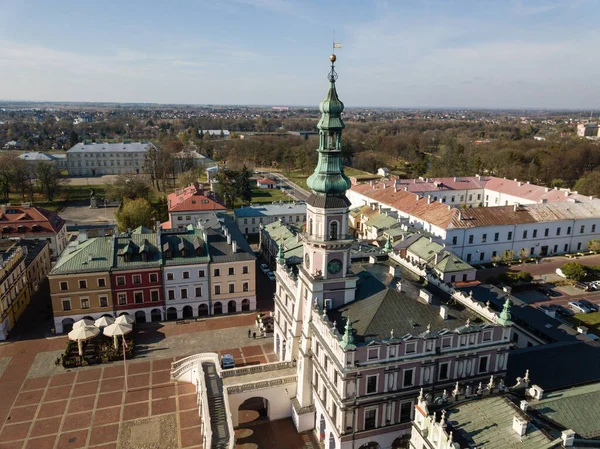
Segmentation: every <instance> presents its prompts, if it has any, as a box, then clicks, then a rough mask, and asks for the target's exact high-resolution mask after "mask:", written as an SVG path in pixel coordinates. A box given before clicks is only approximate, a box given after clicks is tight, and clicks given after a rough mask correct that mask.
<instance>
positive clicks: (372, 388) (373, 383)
mask: <svg viewBox="0 0 600 449" xmlns="http://www.w3.org/2000/svg"><path fill="white" fill-rule="evenodd" d="M377 377H378V376H377V375H375V376H367V394H373V393H377Z"/></svg>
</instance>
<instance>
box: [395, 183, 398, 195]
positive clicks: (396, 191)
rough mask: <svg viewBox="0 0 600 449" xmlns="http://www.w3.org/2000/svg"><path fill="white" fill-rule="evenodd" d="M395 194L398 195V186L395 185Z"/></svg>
mask: <svg viewBox="0 0 600 449" xmlns="http://www.w3.org/2000/svg"><path fill="white" fill-rule="evenodd" d="M394 193H398V185H397V184H394Z"/></svg>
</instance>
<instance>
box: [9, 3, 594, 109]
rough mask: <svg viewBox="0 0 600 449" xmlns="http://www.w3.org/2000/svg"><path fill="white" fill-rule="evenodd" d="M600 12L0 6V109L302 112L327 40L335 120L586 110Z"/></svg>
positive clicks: (568, 7)
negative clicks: (402, 112) (404, 112)
mask: <svg viewBox="0 0 600 449" xmlns="http://www.w3.org/2000/svg"><path fill="white" fill-rule="evenodd" d="M599 3H600V0H573V1H568V0H552V1H543V0H532V1H521V0H512V1H509V2H505V1H491V2H486V3H485V4H482V3H480V2H477V1H474V0H463V1H455V2H444V1H440V0H423V1H420V2H415V3H395V2H387V1H385V0H373V1H371V2H368V3H367V2H362V1H349V2H346V3H344V4H341V5H337V4H331V3H325V4H320V3H318V2H314V1H312V2H309V1H307V2H300V1H296V0H223V1H221V2H218V3H216V4H215V3H214V2H209V1H201V2H192V1H189V0H188V1H183V2H181V3H179V4H178V5H177V7H176V8H175V7H172V6H170V5H164V4H150V5H148V4H146V3H144V2H141V1H140V0H130V1H128V2H125V3H119V2H117V1H108V2H104V3H102V4H101V5H100V4H82V3H81V2H75V1H74V0H63V1H61V2H59V3H58V4H57V3H53V4H47V3H45V2H42V1H40V0H34V1H32V2H28V3H26V4H25V3H22V2H19V1H17V0H0V24H1V25H2V26H1V27H0V81H3V82H1V83H0V98H1V99H2V100H1V101H3V102H34V103H35V102H40V103H114V104H123V103H130V104H132V103H133V104H134V103H140V104H144V103H145V104H158V105H161V104H166V105H223V106H248V107H251V106H255V107H258V106H263V105H264V106H270V105H286V106H290V107H315V105H318V103H319V102H320V101H321V100H322V98H323V96H324V95H325V93H326V90H327V84H326V83H327V73H328V71H329V60H328V57H329V54H330V53H331V51H332V41H333V40H334V39H335V41H336V42H341V43H342V48H341V49H339V50H336V55H337V56H338V61H337V63H336V70H337V72H338V74H339V76H340V78H339V80H338V83H337V84H338V88H339V93H340V97H341V98H342V101H344V103H345V105H346V106H347V107H348V108H357V109H369V108H371V109H374V108H383V109H458V110H476V109H483V110H596V109H597V105H598V104H600V93H599V92H598V91H597V89H594V87H595V85H596V83H597V81H596V80H597V79H598V76H599V75H600V62H598V61H596V60H595V59H594V58H591V57H590V55H591V54H593V51H594V50H595V48H596V47H597V46H598V44H599V43H600V34H599V33H598V32H597V31H596V26H595V23H594V15H593V14H589V12H590V11H593V10H595V9H597V8H596V7H597V6H599ZM67 12H68V13H67ZM90 19H93V21H92V22H90ZM334 30H335V37H334ZM457 104H458V105H460V106H447V105H457ZM305 105H306V106H305ZM414 105H420V106H414ZM445 105H446V106H445Z"/></svg>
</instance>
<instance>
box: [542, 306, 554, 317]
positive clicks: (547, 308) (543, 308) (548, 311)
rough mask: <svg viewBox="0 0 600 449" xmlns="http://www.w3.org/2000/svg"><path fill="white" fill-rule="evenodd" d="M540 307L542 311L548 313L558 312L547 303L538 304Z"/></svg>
mask: <svg viewBox="0 0 600 449" xmlns="http://www.w3.org/2000/svg"><path fill="white" fill-rule="evenodd" d="M538 309H540V310H541V311H542V312H544V313H545V314H547V315H552V316H554V314H555V313H556V309H555V308H553V307H549V306H546V305H542V306H538Z"/></svg>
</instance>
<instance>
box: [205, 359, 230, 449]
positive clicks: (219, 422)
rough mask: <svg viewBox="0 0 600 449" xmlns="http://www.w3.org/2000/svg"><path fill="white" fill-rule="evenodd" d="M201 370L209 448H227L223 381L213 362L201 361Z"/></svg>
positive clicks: (227, 430)
mask: <svg viewBox="0 0 600 449" xmlns="http://www.w3.org/2000/svg"><path fill="white" fill-rule="evenodd" d="M202 371H203V373H204V382H205V385H206V395H207V397H208V409H209V415H210V427H211V429H212V442H211V447H210V449H227V448H228V447H229V439H230V435H229V428H228V423H227V413H226V410H225V403H224V397H223V382H222V380H221V378H220V377H219V375H218V374H217V369H216V367H215V364H214V363H211V362H203V363H202Z"/></svg>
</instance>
